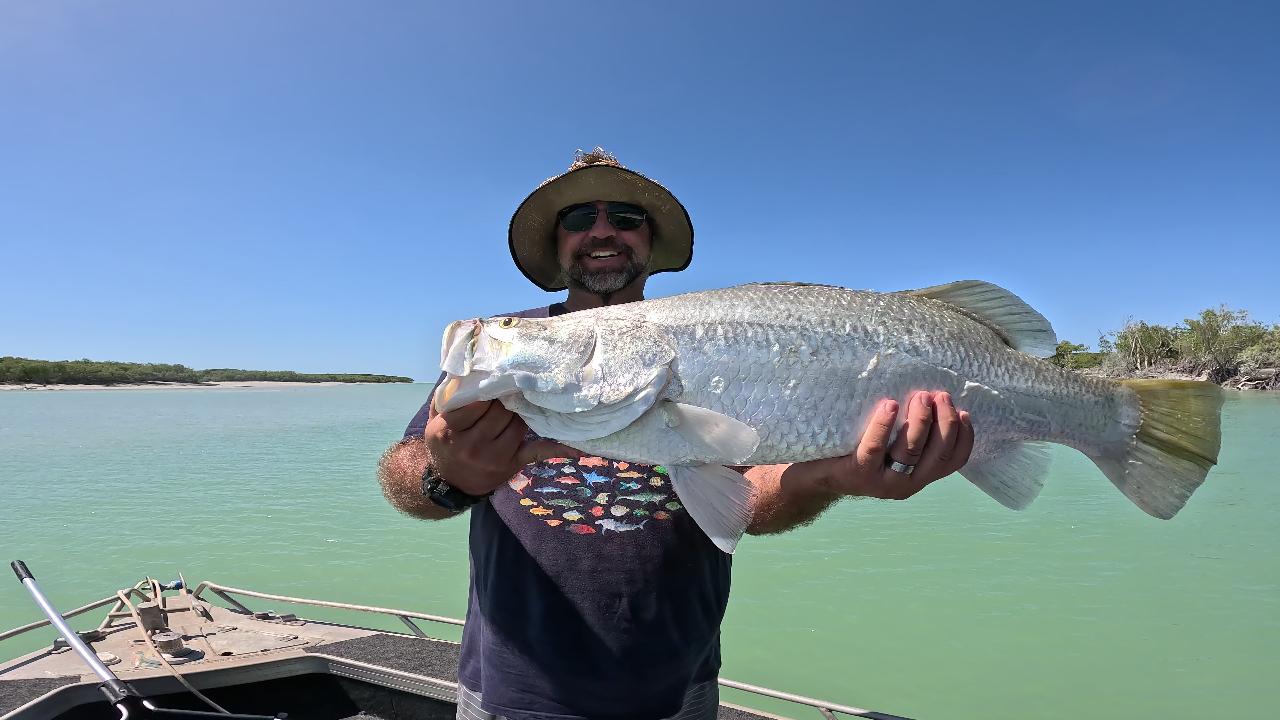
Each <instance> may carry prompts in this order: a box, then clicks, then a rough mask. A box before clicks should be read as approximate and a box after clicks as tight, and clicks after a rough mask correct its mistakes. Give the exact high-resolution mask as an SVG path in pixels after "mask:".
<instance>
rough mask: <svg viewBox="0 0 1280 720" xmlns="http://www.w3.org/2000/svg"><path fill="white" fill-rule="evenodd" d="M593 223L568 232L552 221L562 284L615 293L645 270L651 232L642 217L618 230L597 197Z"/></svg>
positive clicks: (646, 271)
mask: <svg viewBox="0 0 1280 720" xmlns="http://www.w3.org/2000/svg"><path fill="white" fill-rule="evenodd" d="M586 204H587V205H593V206H595V208H596V219H595V223H594V224H593V225H592V226H591V227H589V228H587V229H586V230H580V231H577V232H571V231H568V230H565V229H564V225H563V224H561V223H560V222H557V223H556V255H557V257H558V258H559V260H560V271H561V272H562V273H564V279H565V281H566V282H565V284H566V285H568V286H569V287H578V288H581V289H584V290H587V291H588V292H590V293H592V294H595V295H608V294H610V293H615V292H617V291H619V290H621V289H622V288H624V287H626V286H628V285H630V284H631V283H632V282H634V281H635V280H636V278H639V277H641V276H642V275H645V274H647V273H648V272H649V256H650V255H649V254H650V250H651V243H652V239H653V237H652V235H651V231H650V229H649V222H648V220H646V221H645V222H644V223H643V224H641V225H640V227H638V228H636V229H634V230H619V229H617V228H615V227H614V226H613V225H612V224H610V222H609V219H608V217H607V212H606V211H607V205H608V203H607V202H605V201H603V200H597V201H595V202H593V203H586Z"/></svg>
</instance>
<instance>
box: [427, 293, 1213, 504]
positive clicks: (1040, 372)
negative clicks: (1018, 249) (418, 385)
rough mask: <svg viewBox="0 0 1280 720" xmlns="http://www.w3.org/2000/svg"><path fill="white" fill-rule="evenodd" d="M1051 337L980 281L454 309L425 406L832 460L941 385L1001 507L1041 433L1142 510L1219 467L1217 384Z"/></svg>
mask: <svg viewBox="0 0 1280 720" xmlns="http://www.w3.org/2000/svg"><path fill="white" fill-rule="evenodd" d="M1055 343H1056V338H1055V337H1054V335H1053V331H1052V328H1051V327H1050V326H1049V324H1048V322H1047V321H1046V320H1045V319H1044V318H1043V316H1041V315H1040V314H1039V313H1037V312H1035V311H1034V310H1032V309H1031V308H1030V307H1028V306H1027V305H1026V304H1025V303H1023V302H1022V301H1021V300H1020V299H1018V298H1017V297H1016V296H1014V295H1012V294H1011V293H1009V292H1008V291H1005V290H1003V289H1001V288H998V287H996V286H994V285H990V284H987V283H981V282H976V281H966V282H962V283H953V284H951V285H945V286H939V287H937V288H928V289H925V290H920V291H911V292H907V293H876V292H869V291H853V290H846V289H843V288H837V287H830V286H819V285H803V284H791V283H778V284H754V285H744V286H739V287H733V288H725V289H719V290H709V291H704V292H697V293H690V294H686V295H679V296H674V297H668V298H662V299H656V300H648V301H644V302H638V303H630V304H626V305H617V306H608V307H603V308H597V309H593V310H588V311H583V312H578V313H572V314H569V315H564V316H560V317H556V318H549V319H545V320H529V319H517V318H499V319H494V320H487V321H471V324H470V325H466V324H459V323H455V324H454V325H453V326H451V327H450V329H449V330H448V331H446V337H445V343H444V345H445V347H444V348H443V351H442V352H443V354H442V365H443V366H444V368H445V370H446V372H448V373H449V374H450V376H451V382H450V383H448V384H446V386H445V387H443V388H442V391H441V393H438V394H437V404H438V406H439V407H441V408H443V409H448V408H449V407H456V406H457V405H458V404H465V402H470V401H474V400H476V399H487V398H501V400H502V402H503V403H504V404H505V405H506V406H507V407H509V408H510V409H512V410H513V411H515V412H517V413H519V414H520V415H521V416H522V417H523V418H524V419H525V420H526V422H528V424H529V426H530V427H531V428H532V429H533V430H534V431H535V432H538V433H539V434H541V435H544V436H546V437H553V438H555V439H558V440H561V441H563V442H565V443H567V444H569V445H572V446H573V447H576V448H578V449H580V450H583V451H586V452H588V453H591V454H593V455H599V456H602V457H609V458H616V459H619V460H627V461H633V462H642V463H649V464H662V465H666V466H668V467H675V468H680V467H686V468H687V467H703V466H708V465H724V464H728V465H758V464H774V463H787V462H800V461H805V460H812V459H817V458H825V457H836V456H840V455H845V454H848V453H849V452H851V451H853V450H854V449H855V448H856V446H857V444H858V441H859V439H860V437H861V435H862V432H863V429H864V426H865V424H866V420H867V418H868V417H869V415H870V413H871V411H872V409H873V408H874V405H875V403H876V402H878V401H879V400H881V399H882V398H886V397H888V398H895V399H898V400H899V401H900V402H903V403H905V401H906V400H907V398H908V397H909V396H910V394H911V393H912V392H914V391H916V390H925V389H928V390H946V391H948V392H950V393H951V395H952V398H953V400H954V402H955V404H956V406H957V407H958V408H960V409H964V410H967V411H969V412H970V413H971V415H972V418H973V424H974V429H975V437H976V444H975V448H974V452H973V454H972V457H971V459H970V461H969V464H968V465H966V468H965V469H964V470H963V471H962V472H963V473H964V474H965V475H966V477H968V478H969V479H970V480H972V481H973V482H974V483H975V484H976V485H978V486H979V487H981V488H982V489H983V490H985V491H986V492H988V493H989V494H991V495H992V496H993V497H995V498H996V499H997V500H999V501H1000V502H1002V503H1004V504H1005V505H1008V506H1010V507H1015V508H1021V507H1025V505H1026V504H1027V503H1029V502H1030V501H1031V499H1033V498H1034V497H1035V495H1036V494H1037V493H1038V492H1039V489H1040V487H1041V485H1042V483H1043V479H1044V476H1045V475H1046V474H1047V459H1046V456H1045V453H1044V450H1043V447H1042V446H1041V445H1040V443H1042V442H1052V443H1060V444H1064V445H1068V446H1070V447H1073V448H1076V449H1077V450H1080V451H1081V452H1083V453H1085V454H1086V455H1088V456H1089V457H1090V458H1091V459H1093V460H1094V461H1095V463H1097V464H1098V465H1099V467H1100V468H1101V469H1102V470H1103V472H1104V473H1105V474H1107V476H1108V477H1109V478H1110V479H1111V480H1112V481H1113V482H1114V483H1115V484H1116V485H1117V486H1118V487H1119V488H1120V489H1121V490H1122V491H1123V492H1125V494H1126V495H1128V496H1129V497H1130V499H1132V500H1133V501H1134V502H1135V503H1136V504H1138V505H1139V507H1142V508H1143V509H1144V510H1146V511H1147V512H1148V513H1150V514H1153V515H1156V516H1158V517H1170V516H1172V514H1173V513H1176V512H1177V510H1178V509H1179V508H1181V507H1182V505H1183V504H1184V503H1185V502H1186V499H1187V497H1188V496H1189V495H1190V493H1191V491H1193V490H1194V489H1195V487H1196V486H1198V485H1199V484H1200V482H1202V481H1203V478H1204V474H1205V472H1207V471H1208V468H1209V466H1211V465H1212V464H1213V463H1214V462H1216V454H1217V450H1218V445H1219V437H1218V410H1219V407H1220V403H1221V397H1220V392H1219V391H1218V389H1217V388H1216V386H1211V385H1209V384H1207V383H1199V384H1197V383H1181V384H1179V383H1169V382H1161V381H1155V382H1150V381H1148V382H1147V383H1146V384H1144V383H1143V382H1142V381H1138V382H1128V383H1117V382H1113V381H1108V380H1104V379H1098V378H1090V377H1086V376H1083V375H1080V374H1077V373H1073V372H1070V371H1066V370H1063V369H1061V368H1058V367H1057V366H1055V365H1052V364H1051V363H1048V362H1046V361H1044V360H1042V359H1040V358H1039V357H1033V356H1032V354H1028V353H1035V354H1037V355H1042V356H1043V355H1048V354H1051V353H1052V351H1053V346H1054V344H1055ZM1144 427H1145V428H1146V430H1147V433H1146V435H1142V434H1141V433H1140V432H1139V431H1140V430H1141V429H1143V428H1144ZM1140 440H1150V441H1151V442H1139V441H1140ZM1166 456H1168V457H1172V460H1171V461H1170V462H1171V463H1172V465H1169V466H1167V467H1166V465H1168V463H1165V462H1164V460H1165V458H1166ZM1144 466H1145V467H1144ZM1161 474H1165V475H1169V474H1171V475H1172V476H1173V477H1172V479H1169V478H1163V479H1162V478H1161V477H1160V475H1161ZM673 479H674V478H673ZM687 484H688V483H686V485H687ZM676 485H679V483H676ZM677 489H678V490H681V488H679V487H677ZM683 494H685V493H682V495H683ZM686 505H687V506H688V505H690V503H688V502H686ZM692 510H693V509H692V508H691V512H692Z"/></svg>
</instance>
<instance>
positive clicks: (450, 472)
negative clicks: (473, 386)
mask: <svg viewBox="0 0 1280 720" xmlns="http://www.w3.org/2000/svg"><path fill="white" fill-rule="evenodd" d="M528 430H529V427H528V426H527V425H525V423H524V420H522V419H520V416H519V415H516V414H515V413H513V412H511V411H510V410H508V409H506V408H505V407H503V406H502V403H500V402H498V401H496V400H485V401H483V402H477V403H472V404H470V405H465V406H463V407H460V408H458V409H456V410H450V411H449V412H446V413H440V414H438V415H435V416H434V417H432V418H431V420H430V421H428V422H427V427H426V431H425V433H424V435H425V439H426V445H427V452H428V453H429V454H430V456H431V463H432V466H433V467H434V468H435V471H436V474H438V475H439V476H440V477H442V478H444V479H445V482H447V483H449V484H450V485H452V486H454V487H456V488H458V489H459V490H461V491H463V492H465V493H467V494H468V495H487V494H489V493H491V492H493V491H494V490H495V489H497V488H498V487H499V486H500V485H502V483H504V482H507V481H508V480H510V479H511V478H512V476H514V475H515V474H516V473H517V472H518V471H519V470H520V468H522V467H524V466H525V465H528V464H529V463H532V462H538V461H539V460H547V459H549V458H553V457H563V456H570V457H577V456H578V455H580V454H581V453H579V452H578V451H577V450H574V449H573V448H570V447H568V446H566V445H561V444H560V443H557V442H552V441H550V440H533V441H527V440H525V434H526V433H527V432H528Z"/></svg>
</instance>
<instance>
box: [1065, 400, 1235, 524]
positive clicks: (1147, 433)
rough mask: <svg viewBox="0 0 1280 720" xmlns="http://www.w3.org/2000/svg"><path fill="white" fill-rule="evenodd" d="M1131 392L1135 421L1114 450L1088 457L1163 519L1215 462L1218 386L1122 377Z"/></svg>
mask: <svg viewBox="0 0 1280 720" xmlns="http://www.w3.org/2000/svg"><path fill="white" fill-rule="evenodd" d="M1120 384H1121V385H1122V386H1123V387H1125V388H1128V389H1129V390H1131V391H1133V392H1134V393H1136V395H1137V402H1138V404H1139V406H1140V412H1141V421H1140V424H1139V425H1138V430H1137V432H1136V433H1135V434H1134V435H1133V436H1132V438H1131V439H1130V441H1129V442H1128V443H1127V444H1126V445H1125V446H1124V447H1123V448H1121V449H1119V450H1118V451H1117V452H1116V453H1115V454H1111V455H1099V456H1091V458H1090V459H1092V460H1093V462H1094V463H1095V464H1097V466H1098V468H1099V469H1100V470H1102V472H1103V473H1104V474H1105V475H1106V476H1107V478H1108V479H1109V480H1111V482H1112V483H1113V484H1114V485H1115V486H1116V487H1117V488H1119V489H1120V492H1122V493H1124V494H1125V497H1127V498H1129V499H1130V500H1132V501H1133V504H1134V505H1137V506H1138V507H1139V508H1142V511H1143V512H1145V513H1147V514H1148V515H1151V516H1152V517H1157V518H1160V519H1161V520H1168V519H1169V518H1172V517H1173V516H1174V515H1176V514H1177V513H1178V511H1179V510H1181V509H1182V507H1183V506H1184V505H1186V504H1187V500H1188V499H1189V498H1190V497H1191V493H1193V492H1195V490H1196V488H1198V487H1200V485H1201V483H1203V482H1204V479H1205V476H1206V475H1208V474H1209V470H1210V469H1211V468H1212V467H1213V466H1214V465H1216V464H1217V462H1218V451H1219V450H1220V449H1221V447H1222V401H1223V395H1222V388H1220V387H1218V386H1217V385H1215V384H1213V383H1210V382H1200V381H1196V380H1122V381H1121V383H1120Z"/></svg>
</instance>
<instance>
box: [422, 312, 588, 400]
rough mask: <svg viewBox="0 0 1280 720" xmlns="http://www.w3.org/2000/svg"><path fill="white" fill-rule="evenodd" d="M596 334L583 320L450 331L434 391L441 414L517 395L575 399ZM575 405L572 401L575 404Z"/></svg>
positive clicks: (494, 322)
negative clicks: (442, 375)
mask: <svg viewBox="0 0 1280 720" xmlns="http://www.w3.org/2000/svg"><path fill="white" fill-rule="evenodd" d="M595 342H596V336H595V331H594V330H593V329H592V327H591V325H590V324H587V323H583V322H553V321H552V320H551V319H544V318H519V317H497V318H490V319H487V320H478V319H477V320H459V321H456V322H453V323H451V324H450V325H449V327H447V328H445V331H444V338H443V339H442V341H441V345H440V368H441V370H443V371H444V372H445V373H446V376H447V377H446V378H445V380H444V382H442V383H441V384H440V387H439V388H438V389H437V390H436V393H435V398H434V402H435V406H436V410H437V411H439V412H448V411H449V410H456V409H457V408H460V407H463V406H465V405H469V404H471V403H474V402H480V401H483V400H495V399H499V398H503V397H507V396H512V395H518V394H534V395H553V396H565V395H567V396H569V397H573V396H574V395H575V394H578V393H579V392H580V390H581V388H582V386H583V384H584V381H585V380H586V378H584V374H589V372H587V369H588V366H589V363H590V360H591V355H592V351H593V349H594V347H595ZM571 404H572V403H571Z"/></svg>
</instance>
